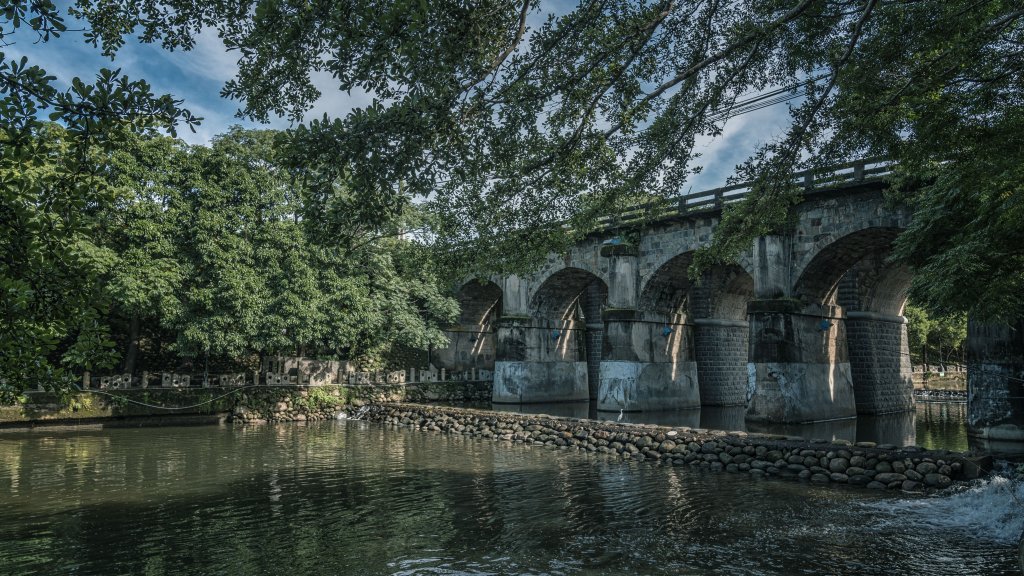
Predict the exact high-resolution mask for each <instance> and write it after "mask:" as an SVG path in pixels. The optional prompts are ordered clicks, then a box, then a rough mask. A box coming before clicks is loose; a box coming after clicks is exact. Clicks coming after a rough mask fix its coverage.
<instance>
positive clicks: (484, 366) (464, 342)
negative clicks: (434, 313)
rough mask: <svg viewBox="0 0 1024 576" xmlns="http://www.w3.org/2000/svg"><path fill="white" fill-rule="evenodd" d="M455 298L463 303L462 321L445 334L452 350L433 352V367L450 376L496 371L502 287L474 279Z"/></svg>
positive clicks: (460, 311)
mask: <svg viewBox="0 0 1024 576" xmlns="http://www.w3.org/2000/svg"><path fill="white" fill-rule="evenodd" d="M455 297H456V299H457V300H458V302H459V318H458V320H457V322H456V324H455V325H453V326H449V327H447V328H446V329H445V330H444V332H445V335H446V336H447V337H448V347H446V348H437V349H434V350H432V351H431V354H430V362H431V364H433V365H434V366H435V367H437V368H445V369H446V370H448V372H449V373H458V372H464V371H467V370H469V371H473V370H476V371H479V370H487V371H493V370H494V361H495V354H496V345H495V328H496V325H497V321H498V319H499V318H500V317H501V301H502V290H501V287H499V286H498V285H497V284H495V283H494V282H493V281H490V280H476V279H474V280H470V281H468V282H466V283H464V284H462V285H461V286H459V288H458V290H457V291H456V292H455ZM477 376H478V377H479V375H477Z"/></svg>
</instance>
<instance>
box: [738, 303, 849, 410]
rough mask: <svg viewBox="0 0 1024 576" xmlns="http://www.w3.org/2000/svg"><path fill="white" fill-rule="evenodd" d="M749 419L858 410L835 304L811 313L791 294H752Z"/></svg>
mask: <svg viewBox="0 0 1024 576" xmlns="http://www.w3.org/2000/svg"><path fill="white" fill-rule="evenodd" d="M748 312H749V317H750V360H749V363H748V365H747V370H748V390H747V394H748V398H749V403H748V405H747V419H748V420H752V421H770V422H793V423H798V422H815V421H819V420H835V419H839V418H852V417H855V416H856V415H857V409H856V404H855V401H854V392H853V380H852V376H851V372H850V362H849V360H848V358H847V356H846V347H845V346H844V345H843V343H844V342H845V341H846V338H845V336H846V334H845V330H844V328H843V322H842V314H841V311H840V310H839V309H838V307H834V306H827V307H824V308H823V310H822V311H821V312H820V313H817V314H814V313H809V312H807V311H804V310H801V307H800V305H799V304H798V303H797V302H794V301H792V300H754V301H752V302H751V303H750V305H749V307H748Z"/></svg>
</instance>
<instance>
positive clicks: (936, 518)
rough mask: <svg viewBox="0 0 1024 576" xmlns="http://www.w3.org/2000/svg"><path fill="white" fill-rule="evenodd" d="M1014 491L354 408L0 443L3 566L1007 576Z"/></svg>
mask: <svg viewBox="0 0 1024 576" xmlns="http://www.w3.org/2000/svg"><path fill="white" fill-rule="evenodd" d="M1021 497H1024V493H1022V492H1021V490H1020V486H1017V485H1014V484H1013V483H1011V482H1009V481H1006V480H993V481H988V482H983V483H979V484H978V485H977V486H975V487H973V488H971V489H968V490H963V491H961V492H959V493H956V494H948V495H944V496H942V497H937V498H936V497H931V498H925V497H919V496H912V495H905V494H893V493H879V492H875V491H869V490H865V489H849V488H847V487H835V486H832V487H820V486H812V485H807V484H801V483H799V482H795V481H781V480H756V479H753V478H750V477H748V476H747V475H738V474H737V475H732V474H725V473H715V472H710V471H703V470H701V469H699V468H690V467H680V468H667V467H656V466H653V465H650V464H637V463H629V462H622V461H619V460H615V459H610V458H607V457H605V456H603V455H596V454H592V455H588V454H585V453H579V452H574V451H567V450H558V449H548V448H542V447H532V446H524V445H515V444H510V443H495V442H491V441H486V440H477V439H471V438H466V437H462V436H448V435H443V434H435V433H429V432H419V431H414V430H409V429H403V428H392V427H385V426H382V425H377V424H371V423H364V422H355V421H338V422H326V423H318V424H309V425H297V424H285V425H272V426H257V427H242V426H222V427H193V428H144V429H110V430H103V431H94V432H85V431H80V432H68V433H60V434H58V433H54V432H38V433H32V434H25V435H18V436H15V435H5V436H0V574H3V575H22V574H46V575H50V574H53V575H58V574H75V575H93V574H97V575H98V574H102V575H108V574H110V575H113V574H132V575H154V576H155V575H172V574H173V575H178V574H182V575H200V574H202V575H207V574H209V575H221V574H223V575H241V574H311V575H312V574H315V575H322V574H353V575H363V574H368V575H376V574H393V575H413V574H423V575H427V574H469V575H478V574H537V575H540V574H550V575H559V574H723V575H726V574H728V575H734V574H918V575H933V574H935V575H937V574H1010V573H1014V570H1015V569H1016V560H1015V552H1016V538H1017V535H1018V534H1019V533H1020V530H1021V527H1022V525H1024V522H1022V514H1021V509H1020V508H1019V504H1018V503H1017V499H1019V498H1021Z"/></svg>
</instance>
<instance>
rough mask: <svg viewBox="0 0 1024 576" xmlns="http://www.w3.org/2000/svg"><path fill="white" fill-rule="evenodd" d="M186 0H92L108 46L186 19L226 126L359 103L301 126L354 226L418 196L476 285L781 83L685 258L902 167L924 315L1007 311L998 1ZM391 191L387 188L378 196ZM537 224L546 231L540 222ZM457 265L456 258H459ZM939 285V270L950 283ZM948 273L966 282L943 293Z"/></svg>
mask: <svg viewBox="0 0 1024 576" xmlns="http://www.w3.org/2000/svg"><path fill="white" fill-rule="evenodd" d="M560 8H562V6H561V5H560V4H558V3H554V2H540V1H538V0H483V1H480V2H462V1H436V2H421V1H411V0H404V1H403V0H398V1H390V0H389V1H388V2H375V1H352V2H335V1H328V0H322V1H321V0H251V1H243V2H235V1H232V2H221V1H217V0H213V1H204V2H202V3H198V2H193V1H189V0H145V1H142V2H136V1H132V2H122V3H117V2H113V3H112V2H90V1H86V0H79V1H78V2H77V3H76V8H75V13H76V14H77V15H78V16H80V17H81V18H83V19H85V20H86V21H88V22H90V23H91V24H92V26H93V28H92V31H91V32H90V34H91V37H92V38H93V39H94V41H95V42H96V44H97V45H98V46H100V47H101V48H102V49H103V50H105V51H108V52H111V51H114V50H116V49H117V47H118V46H119V45H120V44H121V43H122V42H123V39H124V37H125V35H127V34H137V35H138V36H139V37H140V38H141V39H142V40H143V41H160V42H162V43H163V44H164V45H165V46H167V47H185V48H187V47H189V46H190V43H191V42H192V39H193V38H194V36H195V34H196V33H197V32H198V31H199V30H200V29H201V28H202V27H210V28H213V29H215V30H216V31H217V33H218V34H219V35H220V36H221V38H222V39H223V41H224V42H225V44H226V45H227V47H228V48H229V49H232V50H235V51H237V53H238V56H239V64H240V72H239V74H238V76H237V78H235V79H233V80H231V81H230V82H228V84H227V85H226V86H225V88H224V93H225V94H227V95H228V96H231V97H233V98H237V99H238V100H239V101H240V102H241V103H242V111H243V113H244V114H246V115H248V116H251V117H253V118H256V119H266V118H268V116H270V115H273V114H285V115H291V116H293V117H296V118H298V117H301V115H302V113H303V112H304V111H305V110H307V109H308V108H309V107H310V106H311V105H312V103H313V102H314V101H315V99H316V98H317V96H318V94H319V93H318V90H317V88H316V87H315V86H314V84H313V82H312V80H311V78H312V77H313V76H314V74H316V73H323V72H326V73H329V74H330V75H331V76H333V77H334V78H335V79H336V82H337V87H338V89H340V90H361V91H365V92H368V93H370V94H372V95H373V96H374V97H375V99H374V102H373V104H372V105H369V106H367V107H365V108H359V109H356V110H354V111H353V112H351V113H350V114H347V115H346V116H345V117H344V118H335V119H330V120H328V119H325V120H323V121H315V122H310V123H309V124H308V125H306V126H303V127H302V128H300V129H299V130H298V131H297V132H296V134H295V136H296V142H297V143H298V144H299V145H300V148H299V149H300V150H302V151H303V152H304V153H308V154H312V155H315V156H319V157H323V156H330V157H331V158H332V163H333V164H334V165H335V166H336V167H338V168H336V169H344V170H345V171H347V173H348V174H349V176H350V178H351V180H352V182H353V190H354V191H355V193H356V194H357V195H359V198H358V199H357V200H358V203H359V204H360V205H366V206H369V207H371V208H372V212H374V213H375V214H386V213H388V212H389V211H391V212H393V211H395V210H398V209H400V205H401V203H402V202H404V201H405V200H406V198H408V197H409V195H412V196H414V197H415V196H421V197H429V198H431V199H432V200H433V203H434V204H433V205H435V206H437V212H438V214H439V216H440V218H439V220H438V221H437V222H436V224H435V228H434V231H435V232H437V233H438V238H437V239H438V243H439V246H441V247H445V248H449V249H452V250H455V251H458V250H461V249H463V248H465V247H467V246H473V250H472V251H470V253H472V254H474V255H477V256H478V257H477V258H475V259H473V260H472V261H470V262H469V263H468V264H469V265H471V266H472V267H476V268H478V269H482V268H487V269H490V270H498V271H503V270H515V269H522V268H523V267H528V266H529V264H531V263H534V262H536V261H537V259H538V258H539V257H540V256H541V255H542V254H543V253H544V252H546V251H548V250H551V249H558V248H559V247H561V246H564V245H565V244H566V243H567V242H571V241H572V239H573V234H567V233H566V229H568V230H572V231H574V232H575V233H576V234H580V233H584V232H586V231H588V230H590V229H591V228H592V226H593V223H594V221H595V219H596V217H597V216H599V215H602V214H605V213H608V212H609V211H613V210H614V209H615V208H616V207H617V206H619V205H620V203H622V202H624V201H630V200H634V199H635V198H637V197H650V196H651V195H655V196H672V195H675V194H677V193H678V192H679V191H680V190H681V189H682V185H683V183H684V182H685V181H686V179H687V177H688V176H690V175H692V174H693V173H694V171H696V170H699V169H700V164H699V160H698V158H697V154H695V153H694V142H695V139H697V138H698V137H699V136H701V135H707V134H712V135H713V134H717V133H719V132H720V130H721V129H722V125H723V122H724V121H725V120H726V118H728V116H729V115H730V110H731V108H732V107H734V106H736V105H737V102H742V101H743V99H744V97H745V96H744V95H747V94H750V93H751V92H756V91H763V90H766V89H769V88H773V87H780V86H781V87H788V88H790V89H791V90H792V93H793V94H797V95H799V96H800V98H799V99H797V100H795V101H794V102H795V104H793V105H792V111H791V115H792V123H791V125H790V127H789V129H788V130H787V131H786V132H785V133H784V134H782V135H780V136H779V138H778V139H777V140H776V141H773V142H770V143H768V144H767V145H765V146H764V147H762V148H761V149H759V150H757V151H756V152H755V153H754V154H753V156H752V157H751V159H750V160H749V161H748V162H747V163H745V164H743V165H741V166H739V167H738V170H737V172H736V178H737V179H752V180H756V181H757V182H758V183H759V186H758V187H757V193H756V194H754V195H752V197H751V198H750V199H749V200H748V201H747V202H745V203H744V204H743V205H741V206H739V207H738V208H736V209H734V210H731V211H730V212H731V213H729V214H727V215H726V218H725V220H724V222H723V224H722V226H721V227H720V228H719V230H718V233H717V234H716V238H715V244H714V246H713V247H712V248H711V249H710V250H708V251H706V252H705V253H704V254H702V255H701V257H700V258H698V259H697V263H698V266H700V265H707V264H708V263H710V262H713V261H716V260H722V259H729V258H732V257H734V256H735V255H736V253H737V252H738V251H740V250H743V249H746V248H747V247H748V246H749V241H750V239H751V238H752V237H753V236H755V235H757V234H763V233H767V232H770V231H773V230H777V229H778V228H779V227H780V226H784V225H785V221H786V218H785V216H786V208H787V206H789V205H790V204H791V203H792V202H793V200H794V192H793V190H792V189H791V187H790V186H789V185H788V181H789V174H790V173H791V172H792V170H793V169H794V168H802V167H813V166H817V165H822V164H827V163H829V162H832V161H838V160H845V159H848V158H850V157H856V156H864V155H871V156H887V157H890V158H893V159H895V160H897V161H899V162H900V163H901V166H902V172H901V174H902V176H903V178H902V180H901V183H902V184H903V185H901V186H897V187H896V188H895V189H894V191H895V192H897V194H896V196H897V199H898V200H900V201H906V202H910V203H912V204H913V206H914V207H915V208H916V210H917V215H916V216H915V220H914V228H913V230H911V232H910V233H908V234H906V235H904V237H903V238H901V239H900V241H899V243H898V254H899V256H900V257H902V258H905V259H907V260H908V261H909V262H910V263H911V264H913V265H914V266H916V267H917V268H918V270H919V271H920V272H921V274H919V276H918V281H917V282H916V284H915V288H914V294H915V296H916V297H917V298H918V300H919V301H921V302H922V303H925V304H927V305H930V306H932V307H935V308H943V309H961V310H970V311H971V312H974V313H978V314H982V315H986V316H999V315H1003V316H1005V315H1011V314H1020V313H1021V312H1024V307H1022V302H1024V299H1022V298H1020V296H1019V294H1021V293H1022V290H1021V289H1022V288H1024V277H1022V274H1021V272H1020V270H1021V269H1022V268H1021V264H1022V260H1021V259H1022V246H1024V242H1022V240H1024V238H1022V237H1021V235H1022V234H1024V233H1022V232H1021V230H1024V227H1021V226H1019V223H1020V222H1021V218H1020V216H1021V214H1020V211H1021V209H1022V208H1021V202H1020V198H1021V195H1020V194H1019V192H1020V186H1021V184H1020V183H1021V176H1022V173H1021V171H1022V170H1024V168H1022V166H1024V162H1022V161H1021V160H1022V158H1021V154H1022V152H1021V151H1022V150H1024V146H1022V142H1021V138H1022V136H1021V135H1022V134H1024V130H1021V128H1022V126H1021V122H1022V118H1024V115H1022V106H1021V105H1022V98H1024V90H1022V89H1021V88H1022V86H1021V67H1022V66H1024V24H1022V22H1024V20H1022V18H1024V10H1022V9H1021V8H1020V4H1019V2H1014V1H1010V0H913V1H910V0H907V1H896V0H890V1H881V0H834V1H829V2H816V1H812V0H746V1H717V0H711V1H709V0H658V1H648V0H581V2H580V3H579V4H578V5H575V6H571V7H568V8H567V10H566V11H564V13H560V14H558V15H555V14H554V12H555V10H556V9H560ZM400 188H401V189H400ZM558 224H568V226H559V225H558ZM462 256H463V258H464V259H465V254H463V255H462ZM951 272H952V273H951ZM964 275H967V276H970V277H972V278H977V279H978V280H979V281H977V282H972V283H970V284H969V285H962V284H959V283H955V282H956V280H957V279H958V278H962V277H963V276H964Z"/></svg>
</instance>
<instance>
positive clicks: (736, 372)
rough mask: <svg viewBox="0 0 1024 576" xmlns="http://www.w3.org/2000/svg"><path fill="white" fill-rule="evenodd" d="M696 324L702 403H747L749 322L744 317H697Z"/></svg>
mask: <svg viewBox="0 0 1024 576" xmlns="http://www.w3.org/2000/svg"><path fill="white" fill-rule="evenodd" d="M693 325H694V340H695V342H694V353H695V360H696V362H697V382H698V383H699V384H700V401H701V404H702V405H704V406H743V405H745V404H746V403H747V353H748V348H749V338H750V325H749V323H747V322H745V321H743V320H719V319H716V318H698V319H696V320H694V321H693Z"/></svg>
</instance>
